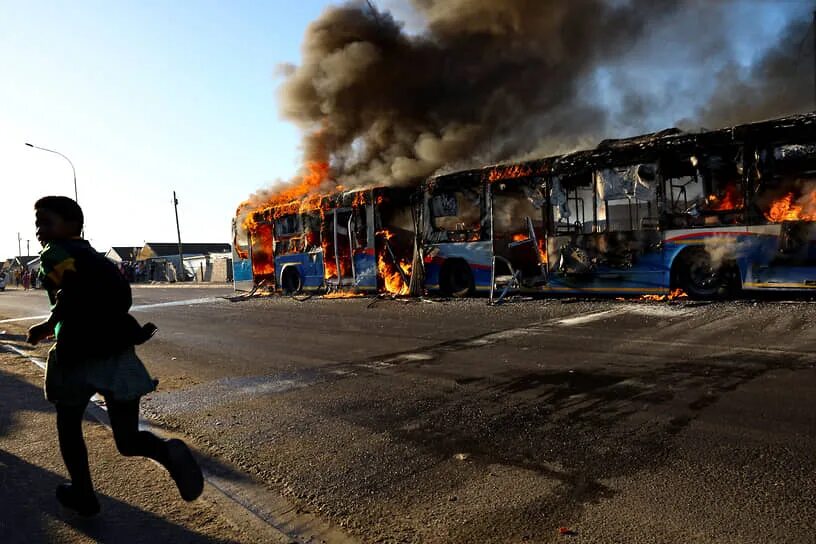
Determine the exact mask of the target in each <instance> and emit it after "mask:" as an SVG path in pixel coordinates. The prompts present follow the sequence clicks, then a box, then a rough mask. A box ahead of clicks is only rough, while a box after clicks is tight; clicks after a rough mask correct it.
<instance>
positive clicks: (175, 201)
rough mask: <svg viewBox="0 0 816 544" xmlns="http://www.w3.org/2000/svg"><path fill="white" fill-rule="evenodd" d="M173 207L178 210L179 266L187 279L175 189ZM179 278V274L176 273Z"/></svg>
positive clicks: (183, 278)
mask: <svg viewBox="0 0 816 544" xmlns="http://www.w3.org/2000/svg"><path fill="white" fill-rule="evenodd" d="M173 207H174V208H175V210H176V234H178V252H179V268H180V269H181V281H187V272H186V271H185V269H184V250H183V249H182V248H181V228H180V227H179V220H178V198H176V192H175V191H173ZM176 279H178V274H176Z"/></svg>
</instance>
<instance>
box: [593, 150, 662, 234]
mask: <svg viewBox="0 0 816 544" xmlns="http://www.w3.org/2000/svg"><path fill="white" fill-rule="evenodd" d="M595 183H596V187H597V193H598V199H597V200H598V209H597V211H596V218H597V222H598V225H596V227H597V230H596V232H622V231H637V230H642V229H643V228H650V229H654V228H657V225H658V224H659V221H658V218H657V203H656V196H657V168H656V166H655V165H654V164H635V165H631V166H625V167H616V168H607V169H604V170H599V171H596V172H595Z"/></svg>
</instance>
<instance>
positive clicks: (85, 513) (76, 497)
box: [57, 484, 99, 518]
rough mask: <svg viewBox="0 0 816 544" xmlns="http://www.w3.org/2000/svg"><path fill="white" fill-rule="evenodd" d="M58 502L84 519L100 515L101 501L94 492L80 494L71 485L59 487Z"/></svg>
mask: <svg viewBox="0 0 816 544" xmlns="http://www.w3.org/2000/svg"><path fill="white" fill-rule="evenodd" d="M57 500H58V501H59V503H60V504H61V505H62V506H64V507H65V508H67V509H69V510H73V511H74V512H76V513H77V514H79V515H80V516H82V517H86V518H90V517H92V516H95V515H97V514H98V513H99V500H97V498H96V494H95V493H94V492H93V491H89V492H88V493H79V492H78V491H77V490H76V489H75V488H74V486H72V485H71V484H60V485H58V486H57Z"/></svg>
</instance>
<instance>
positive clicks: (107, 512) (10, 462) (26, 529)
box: [0, 370, 229, 544]
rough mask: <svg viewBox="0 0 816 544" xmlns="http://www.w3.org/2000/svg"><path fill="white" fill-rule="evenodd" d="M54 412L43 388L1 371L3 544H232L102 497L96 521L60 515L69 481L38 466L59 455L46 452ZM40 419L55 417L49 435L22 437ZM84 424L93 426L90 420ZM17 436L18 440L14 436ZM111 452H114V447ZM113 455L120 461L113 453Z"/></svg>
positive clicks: (50, 442) (50, 444) (0, 519)
mask: <svg viewBox="0 0 816 544" xmlns="http://www.w3.org/2000/svg"><path fill="white" fill-rule="evenodd" d="M52 412H53V408H52V407H51V406H50V405H49V404H48V402H47V401H46V400H45V399H44V398H43V393H42V390H41V389H40V388H39V387H36V386H34V385H32V384H31V383H29V382H28V381H25V380H23V379H20V378H19V377H18V376H16V375H14V374H11V373H9V372H6V371H4V370H0V513H1V514H0V534H2V541H3V542H4V543H17V542H20V543H22V542H26V543H28V542H51V541H55V532H56V533H58V534H59V535H60V537H61V538H58V539H56V540H59V541H65V535H68V534H71V533H77V532H78V533H81V534H84V535H85V536H87V537H88V538H90V539H92V540H94V541H96V542H101V543H111V544H113V543H116V544H136V543H146V544H147V543H149V544H156V543H158V542H201V543H213V544H215V543H221V542H229V541H225V540H217V539H212V538H209V537H207V536H204V535H201V534H199V533H196V532H193V531H190V530H188V529H186V528H184V527H181V526H179V525H176V524H174V523H172V522H169V521H167V520H165V519H163V518H161V517H160V516H159V515H156V514H154V513H151V512H147V511H144V510H141V509H139V508H137V507H135V506H133V505H130V504H127V503H125V502H122V501H120V500H118V499H115V498H113V497H110V496H106V495H101V494H100V495H99V499H100V502H101V504H102V514H101V515H100V516H97V517H96V518H93V519H83V518H80V517H78V516H76V515H74V514H73V513H71V512H68V511H65V510H63V509H61V507H60V506H59V505H58V503H57V501H56V499H55V497H54V490H55V489H56V486H57V485H58V484H60V483H64V482H66V478H65V477H63V476H61V475H60V474H57V473H55V472H53V471H51V470H49V469H47V468H43V467H42V466H38V464H39V463H41V462H43V460H44V459H45V458H47V457H49V456H51V458H52V461H51V462H52V463H53V459H54V456H55V455H57V454H56V452H55V451H53V452H49V451H48V449H50V448H54V449H55V450H56V448H57V440H56V437H55V436H54V435H55V434H56V428H55V427H54V426H53V425H55V421H54V417H53V415H51V414H52ZM37 413H39V414H44V413H46V414H49V415H50V416H51V417H49V418H48V422H49V423H50V424H51V425H52V427H51V429H48V430H42V431H41V430H37V431H36V432H35V433H32V432H31V431H30V429H27V430H26V431H25V432H27V433H29V434H28V435H26V436H20V435H19V434H20V433H21V432H22V428H23V427H24V420H25V418H26V417H33V415H32V414H37ZM40 418H41V419H42V416H40ZM86 421H90V420H89V419H88V417H87V415H86ZM52 429H53V430H52ZM15 432H16V433H17V434H18V436H12V435H13V434H15ZM32 435H33V436H32ZM21 444H25V446H21ZM110 446H111V448H113V443H112V442H111V444H110ZM20 449H26V450H27V451H29V452H31V451H34V452H41V453H42V455H37V454H36V453H35V454H34V455H32V456H31V457H30V458H28V459H24V458H22V457H21V456H20V455H18V454H16V453H13V451H15V450H20ZM18 453H19V452H18ZM111 455H117V454H116V451H115V449H113V451H112V452H111ZM92 462H93V459H92ZM45 464H46V465H47V464H48V463H47V462H46V463H45ZM92 470H93V467H92ZM134 485H138V482H134Z"/></svg>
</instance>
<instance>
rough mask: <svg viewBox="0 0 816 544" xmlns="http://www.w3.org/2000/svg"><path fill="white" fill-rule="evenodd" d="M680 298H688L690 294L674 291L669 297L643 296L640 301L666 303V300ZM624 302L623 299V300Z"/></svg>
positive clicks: (678, 290)
mask: <svg viewBox="0 0 816 544" xmlns="http://www.w3.org/2000/svg"><path fill="white" fill-rule="evenodd" d="M680 298H688V294H686V292H685V291H683V290H682V289H672V290H671V292H670V293H669V294H668V295H642V296H641V297H640V300H652V301H655V302H664V301H666V300H677V299H680ZM621 300H622V299H621Z"/></svg>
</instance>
